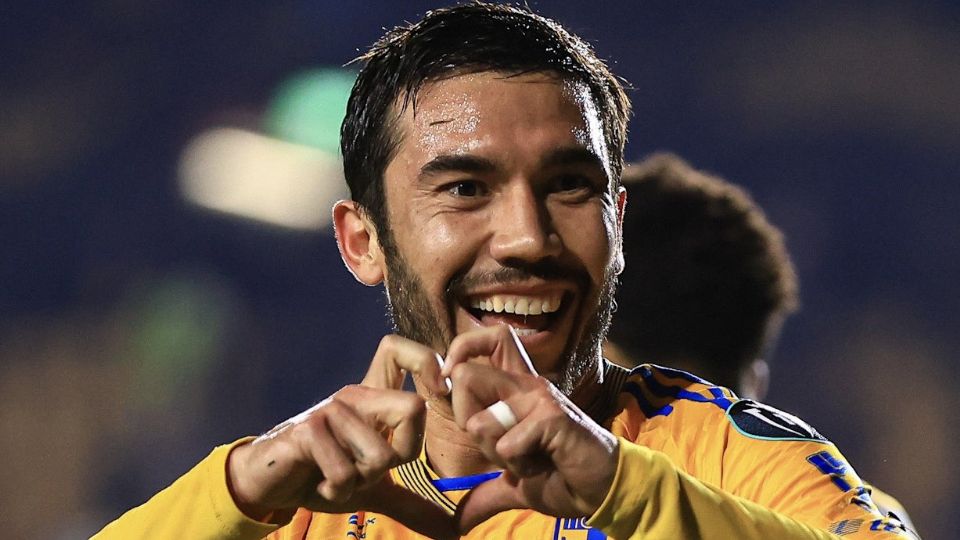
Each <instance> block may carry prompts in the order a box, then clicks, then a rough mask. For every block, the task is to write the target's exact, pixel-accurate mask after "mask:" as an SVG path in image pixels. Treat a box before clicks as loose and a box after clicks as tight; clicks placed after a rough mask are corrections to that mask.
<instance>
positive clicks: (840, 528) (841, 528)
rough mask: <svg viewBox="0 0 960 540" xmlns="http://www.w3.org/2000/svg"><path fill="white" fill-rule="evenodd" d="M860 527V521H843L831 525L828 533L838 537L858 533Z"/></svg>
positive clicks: (861, 522)
mask: <svg viewBox="0 0 960 540" xmlns="http://www.w3.org/2000/svg"><path fill="white" fill-rule="evenodd" d="M862 525H863V520H862V519H845V520H843V521H838V522H836V523H833V524H831V525H830V532H831V533H833V534H836V535H838V536H844V535H847V534H853V533H855V532H857V531H859V530H860V527H861V526H862Z"/></svg>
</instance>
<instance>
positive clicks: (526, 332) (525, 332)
mask: <svg viewBox="0 0 960 540" xmlns="http://www.w3.org/2000/svg"><path fill="white" fill-rule="evenodd" d="M513 331H514V332H516V333H517V335H518V336H520V337H523V336H532V335H534V334H536V333H537V330H536V329H534V328H514V329H513Z"/></svg>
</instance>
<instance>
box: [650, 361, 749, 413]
mask: <svg viewBox="0 0 960 540" xmlns="http://www.w3.org/2000/svg"><path fill="white" fill-rule="evenodd" d="M674 371H675V372H677V373H684V372H682V371H678V370H674ZM642 374H643V378H644V380H645V381H646V382H647V385H648V386H649V387H650V393H651V394H653V395H655V396H659V397H675V398H679V399H686V400H689V401H696V402H698V403H713V404H714V405H716V406H717V407H720V409H722V410H724V411H726V410H727V407H729V406H730V405H731V404H732V402H731V401H730V399H728V398H727V397H726V396H725V395H723V391H722V390H720V389H719V388H716V387H711V388H710V393H711V394H712V395H713V399H710V398H708V397H706V396H704V395H702V394H698V393H696V392H691V391H689V390H687V389H685V388H682V387H680V386H664V385H663V384H661V383H660V381H658V380H657V379H656V377H654V376H653V371H651V370H650V369H649V368H645V369H644V371H643V372H642ZM687 375H689V374H687ZM690 377H694V376H693V375H690ZM694 378H695V377H694ZM688 380H689V379H688ZM701 384H703V383H701ZM705 384H710V383H705Z"/></svg>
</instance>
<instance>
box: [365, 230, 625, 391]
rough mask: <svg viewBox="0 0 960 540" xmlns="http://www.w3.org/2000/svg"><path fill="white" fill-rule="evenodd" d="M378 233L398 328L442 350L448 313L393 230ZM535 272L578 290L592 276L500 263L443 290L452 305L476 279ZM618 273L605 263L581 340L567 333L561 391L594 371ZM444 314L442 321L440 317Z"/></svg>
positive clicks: (500, 278)
mask: <svg viewBox="0 0 960 540" xmlns="http://www.w3.org/2000/svg"><path fill="white" fill-rule="evenodd" d="M384 232H385V233H386V234H383V235H381V249H382V250H383V254H384V259H385V262H386V265H387V271H388V277H387V279H386V284H385V286H386V294H387V311H388V314H389V315H390V319H391V321H392V323H393V327H394V330H395V331H396V333H397V334H399V335H400V336H402V337H405V338H407V339H410V340H413V341H416V342H418V343H422V344H424V345H427V346H430V347H433V348H434V349H435V350H437V351H438V352H440V353H441V354H444V353H445V351H446V349H447V347H448V346H449V345H450V342H451V341H452V340H453V337H454V336H453V335H452V333H451V332H452V326H453V320H452V316H451V315H450V314H449V313H448V314H445V315H444V314H440V313H437V312H436V310H434V309H433V306H432V305H431V303H430V301H429V299H428V297H427V294H426V291H425V290H424V287H423V283H422V282H421V281H420V278H419V276H417V275H415V274H414V273H413V272H411V271H410V267H409V266H408V265H407V263H406V261H404V259H403V257H402V256H401V255H400V253H399V250H398V249H397V247H396V244H395V243H394V242H393V238H392V234H391V233H390V232H389V231H384ZM531 276H536V277H539V278H544V279H550V278H554V279H557V278H566V279H571V280H573V281H575V282H577V283H579V284H580V286H581V290H582V291H586V290H587V289H588V286H589V283H590V280H589V276H587V275H585V273H576V274H575V273H574V272H570V271H566V270H564V269H561V268H559V267H558V266H557V265H556V264H555V263H552V262H543V263H536V264H533V265H529V266H527V267H523V268H508V267H504V268H501V269H500V270H498V271H495V272H492V273H486V274H482V275H478V276H467V277H465V276H463V275H460V276H456V277H454V278H453V279H451V281H450V284H449V286H448V287H447V290H446V294H445V301H446V303H447V305H449V306H453V305H455V303H456V302H457V298H458V295H459V294H460V293H461V291H463V290H469V288H470V287H473V286H476V285H478V284H481V283H483V284H488V283H506V282H510V281H521V280H523V279H525V278H528V277H531ZM616 284H617V276H616V274H615V273H614V272H613V271H612V269H608V270H607V272H605V275H604V280H603V283H601V286H600V295H599V297H598V298H597V303H596V305H595V311H594V312H593V314H592V315H588V323H587V326H586V328H585V330H584V333H583V334H582V335H581V338H580V340H579V343H574V340H575V339H576V336H575V335H570V336H569V337H568V341H567V344H566V347H565V350H566V351H567V352H565V353H564V358H562V359H561V363H560V365H561V366H562V370H561V373H560V379H559V380H558V381H557V387H558V388H559V389H560V391H561V392H563V393H564V394H565V395H567V396H570V395H572V393H573V391H574V390H575V389H576V388H577V387H578V386H579V385H580V384H582V383H584V382H585V380H586V379H587V378H588V377H589V374H591V373H597V372H598V368H599V361H600V347H601V344H602V343H603V340H604V338H605V337H606V335H607V330H608V329H609V327H610V320H611V318H612V316H613V312H614V310H615V308H616V303H615V300H614V294H615V292H616ZM444 319H446V322H444Z"/></svg>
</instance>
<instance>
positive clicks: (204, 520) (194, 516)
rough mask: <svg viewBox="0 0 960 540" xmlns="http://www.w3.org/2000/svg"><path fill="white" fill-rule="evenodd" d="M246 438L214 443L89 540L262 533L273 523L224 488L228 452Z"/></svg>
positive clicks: (248, 537) (200, 539) (225, 539)
mask: <svg viewBox="0 0 960 540" xmlns="http://www.w3.org/2000/svg"><path fill="white" fill-rule="evenodd" d="M247 440H248V439H241V440H239V441H236V442H234V443H232V444H228V445H224V446H219V447H217V448H215V449H214V450H213V452H211V453H210V455H209V456H207V457H206V458H204V459H203V461H201V462H200V463H198V464H197V465H196V466H194V467H193V469H191V470H190V471H189V472H187V473H186V474H184V475H183V476H181V477H180V478H179V479H177V481H176V482H174V483H173V484H171V485H170V486H169V487H167V488H166V489H164V490H163V491H161V492H159V493H157V494H156V495H154V496H153V497H152V498H150V500H148V501H147V502H146V503H144V504H142V505H140V506H138V507H136V508H133V509H132V510H129V511H127V512H126V513H125V514H123V515H122V516H120V517H119V518H117V520H116V521H114V522H112V523H110V524H109V525H107V526H106V527H105V528H104V529H103V530H102V531H100V532H99V533H97V534H96V535H95V536H93V538H92V539H91V540H139V539H144V540H146V539H150V540H165V539H171V540H172V539H180V538H191V539H197V540H204V539H214V538H216V539H222V540H255V539H259V538H263V537H265V536H267V535H268V534H269V533H270V532H271V531H274V530H276V529H277V528H278V526H277V525H271V524H267V523H261V522H259V521H256V520H253V519H250V518H249V517H247V516H246V515H244V514H243V512H241V511H240V509H239V508H237V505H236V503H234V501H233V497H232V496H231V495H230V491H229V489H228V487H227V478H226V474H227V473H226V470H227V456H228V455H229V454H230V451H231V450H232V449H233V448H234V447H236V446H237V445H239V444H241V443H243V442H246V441H247Z"/></svg>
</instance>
